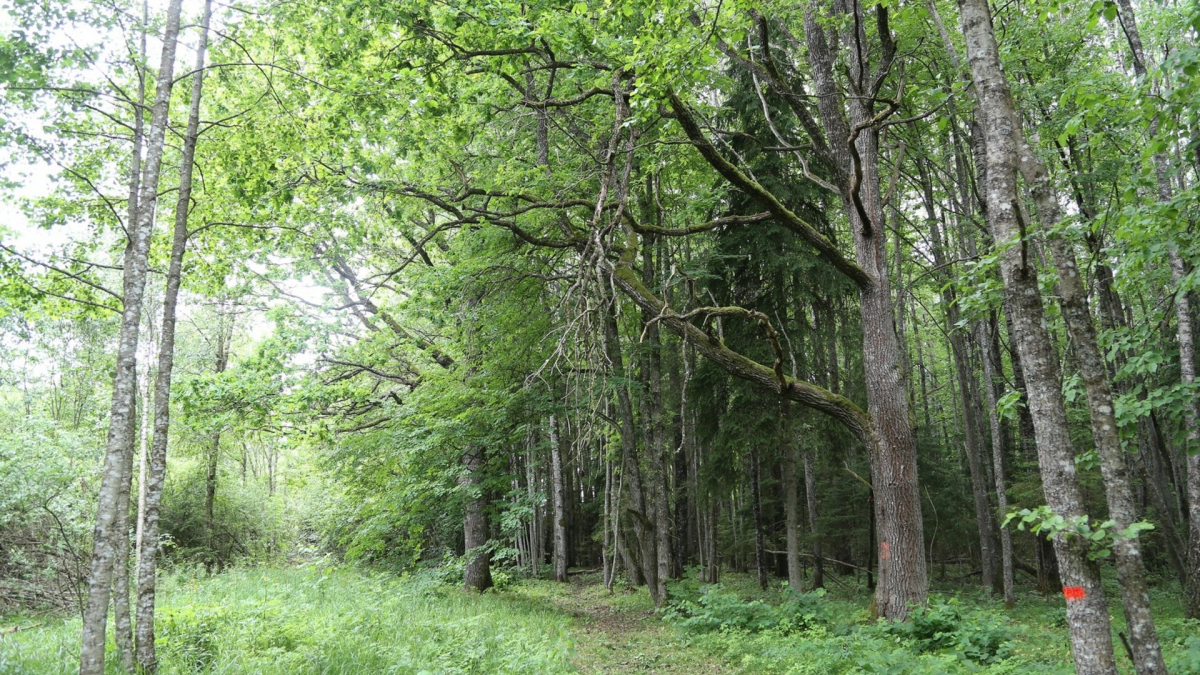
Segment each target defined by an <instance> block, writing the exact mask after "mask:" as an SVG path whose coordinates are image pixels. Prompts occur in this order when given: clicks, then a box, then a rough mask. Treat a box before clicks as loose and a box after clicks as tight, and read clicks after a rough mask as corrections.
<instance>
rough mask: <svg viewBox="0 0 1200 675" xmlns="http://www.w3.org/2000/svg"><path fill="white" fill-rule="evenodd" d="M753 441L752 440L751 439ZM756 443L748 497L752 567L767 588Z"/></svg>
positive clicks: (751, 452)
mask: <svg viewBox="0 0 1200 675" xmlns="http://www.w3.org/2000/svg"><path fill="white" fill-rule="evenodd" d="M752 443H753V441H752ZM758 455H759V450H758V446H757V445H751V446H750V498H751V500H752V502H753V503H752V505H751V506H752V508H753V510H754V567H755V569H756V570H757V572H758V585H759V587H761V588H762V589H763V590H764V591H765V590H767V559H766V558H767V552H766V549H767V547H766V543H765V541H764V540H763V512H762V475H761V474H762V472H761V470H760V465H759V458H758Z"/></svg>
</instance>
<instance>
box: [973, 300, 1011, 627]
mask: <svg viewBox="0 0 1200 675" xmlns="http://www.w3.org/2000/svg"><path fill="white" fill-rule="evenodd" d="M987 326H988V324H987V322H984V321H979V322H977V323H976V324H975V328H976V331H977V337H976V340H977V341H978V342H979V344H980V346H981V347H982V348H983V359H982V360H983V387H984V396H985V398H986V400H987V409H988V428H989V429H990V430H991V434H992V466H993V471H992V473H993V475H994V477H995V480H996V510H997V511H998V512H999V513H1000V515H1001V517H1003V516H1004V514H1006V513H1008V493H1007V485H1006V484H1005V483H1006V482H1007V481H1006V480H1005V477H1004V434H1003V433H1002V432H1003V429H1002V428H1001V426H1000V414H999V412H998V410H997V409H996V387H995V384H996V382H997V381H998V380H999V379H1000V378H999V377H997V376H996V372H995V367H994V365H993V364H995V363H998V362H999V359H998V357H997V355H996V354H994V353H993V349H994V345H995V342H994V341H993V339H992V338H993V335H992V333H991V331H989V330H988V329H987ZM1000 566H1001V582H1002V584H1003V589H1004V606H1005V607H1008V608H1012V607H1013V605H1015V604H1016V602H1017V599H1016V595H1015V593H1014V592H1013V581H1014V580H1013V551H1012V531H1011V530H1009V529H1008V528H1007V527H1004V528H1001V529H1000Z"/></svg>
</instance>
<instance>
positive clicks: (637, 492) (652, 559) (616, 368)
mask: <svg viewBox="0 0 1200 675" xmlns="http://www.w3.org/2000/svg"><path fill="white" fill-rule="evenodd" d="M601 289H602V290H603V285H601ZM603 303H604V305H605V316H604V352H605V357H606V358H607V359H608V362H609V369H610V372H611V375H612V379H613V381H614V382H616V390H617V391H616V394H617V414H618V421H619V424H620V429H621V469H622V471H621V479H622V482H626V484H627V485H628V491H629V501H630V504H629V506H628V507H627V511H628V513H629V515H630V516H631V518H632V520H633V534H634V538H635V539H636V544H637V551H636V554H637V555H636V558H637V562H638V565H637V566H634V565H633V564H632V562H633V561H632V560H629V561H627V563H628V564H627V565H626V567H628V568H629V570H630V578H631V579H633V580H635V582H636V581H637V580H638V576H637V575H638V574H639V573H640V575H641V578H642V580H644V581H645V583H646V585H647V587H649V589H650V596H651V598H652V599H653V600H654V604H655V606H659V605H661V604H662V603H663V602H664V601H665V598H664V597H663V596H662V595H661V593H660V587H659V584H658V580H657V573H658V564H657V555H656V551H655V536H654V535H655V532H654V523H653V522H652V521H651V520H650V518H649V517H647V513H646V499H645V493H644V492H643V485H642V472H641V467H640V466H639V462H638V454H637V426H636V424H635V423H634V417H633V401H632V400H631V398H630V396H629V389H628V386H627V384H626V382H625V359H624V357H623V355H622V354H621V343H620V334H619V332H618V328H617V319H616V306H615V305H616V301H615V299H612V298H608V297H604V298H603ZM626 479H628V480H626ZM620 516H621V513H620V511H618V514H617V518H618V519H619V518H620ZM626 553H627V554H628V555H629V557H630V558H633V557H635V556H634V553H635V552H634V551H631V550H628V547H626Z"/></svg>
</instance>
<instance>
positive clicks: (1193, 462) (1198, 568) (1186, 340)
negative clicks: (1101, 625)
mask: <svg viewBox="0 0 1200 675" xmlns="http://www.w3.org/2000/svg"><path fill="white" fill-rule="evenodd" d="M1117 7H1118V8H1119V9H1120V19H1121V27H1122V28H1123V29H1124V32H1125V37H1126V39H1127V40H1128V41H1129V48H1130V51H1132V52H1133V67H1134V72H1135V73H1137V76H1138V77H1139V78H1143V79H1144V78H1145V77H1146V74H1147V70H1148V65H1149V64H1147V62H1146V53H1145V49H1144V48H1143V47H1142V38H1141V34H1140V32H1139V31H1138V27H1137V17H1136V16H1135V14H1134V10H1133V3H1131V2H1130V0H1117ZM1151 88H1152V90H1153V89H1157V87H1155V86H1153V85H1151ZM1157 133H1158V118H1155V119H1154V121H1153V122H1151V127H1150V130H1149V136H1150V137H1151V138H1153V137H1154V136H1156V135H1157ZM1169 169H1170V160H1169V159H1168V157H1167V155H1166V153H1165V152H1158V153H1155V155H1154V170H1155V171H1154V172H1155V178H1156V180H1157V182H1158V197H1159V199H1160V200H1162V201H1164V202H1166V201H1170V199H1171V195H1172V192H1173V190H1172V186H1171V179H1170V171H1169ZM1167 257H1168V262H1169V264H1170V267H1171V279H1172V281H1174V282H1175V285H1176V287H1178V289H1179V290H1178V291H1177V293H1176V295H1175V328H1176V333H1177V338H1178V340H1179V374H1180V380H1181V382H1182V383H1183V385H1184V386H1185V387H1187V388H1188V389H1191V387H1192V385H1193V384H1194V383H1195V381H1196V343H1195V338H1194V336H1193V335H1192V319H1191V317H1192V311H1191V305H1192V299H1193V297H1194V295H1193V293H1191V292H1190V291H1188V290H1186V289H1185V288H1184V287H1183V282H1184V281H1185V277H1186V276H1187V273H1188V270H1187V264H1186V263H1185V262H1184V260H1183V256H1181V255H1180V253H1179V248H1178V246H1177V245H1175V244H1172V245H1171V246H1170V247H1169V248H1168V251H1167ZM1184 413H1185V414H1184V421H1185V424H1186V426H1187V445H1188V448H1187V449H1188V459H1187V503H1188V533H1189V535H1188V555H1187V558H1188V560H1187V570H1188V575H1187V580H1186V582H1185V583H1184V608H1185V610H1186V612H1187V615H1188V617H1190V618H1193V619H1200V453H1197V451H1196V449H1197V447H1200V401H1198V400H1197V399H1196V397H1191V399H1190V400H1189V401H1188V405H1187V406H1186V407H1185V409H1184Z"/></svg>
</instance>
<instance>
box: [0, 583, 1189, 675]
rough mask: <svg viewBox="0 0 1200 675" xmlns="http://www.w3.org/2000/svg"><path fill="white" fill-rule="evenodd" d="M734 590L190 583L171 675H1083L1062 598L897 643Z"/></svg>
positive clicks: (170, 604)
mask: <svg viewBox="0 0 1200 675" xmlns="http://www.w3.org/2000/svg"><path fill="white" fill-rule="evenodd" d="M726 579H727V580H726V582H725V583H723V584H722V586H721V587H720V588H719V589H717V590H715V591H714V590H713V589H712V588H711V587H702V586H701V585H700V584H699V583H697V582H695V581H691V580H689V581H683V582H679V583H675V584H673V585H672V587H671V591H672V596H673V597H674V598H675V604H674V609H673V610H671V611H668V612H666V613H665V615H664V613H662V612H655V611H654V608H653V607H652V606H651V604H650V599H649V596H648V595H647V594H646V592H645V591H644V590H634V589H618V591H617V592H616V593H615V594H611V595H610V594H609V593H607V592H606V591H605V590H604V589H603V587H602V586H600V585H599V584H598V579H597V578H596V575H594V574H593V575H587V574H576V575H573V576H572V582H571V583H570V584H556V583H553V582H549V581H524V582H520V583H515V584H512V585H510V586H508V587H507V588H505V589H503V590H500V591H494V592H488V593H486V594H483V595H477V594H466V593H463V592H461V591H460V590H458V588H457V587H454V586H450V585H446V584H442V583H439V582H438V581H437V580H436V579H435V578H434V576H433V575H428V574H419V575H414V576H409V577H396V576H392V575H386V574H378V573H370V572H365V571H361V570H353V569H329V568H324V569H322V568H314V567H307V568H285V569H278V568H249V569H238V570H233V571H229V572H226V573H224V574H221V575H218V576H214V577H205V576H204V575H202V574H188V573H178V572H177V573H175V574H173V575H170V576H168V577H167V578H166V579H165V580H164V581H163V583H162V594H161V596H160V603H161V604H160V609H159V619H160V622H159V635H160V638H159V645H160V659H161V661H162V672H164V673H198V672H206V673H220V674H228V675H232V674H238V675H241V674H251V673H254V674H256V675H272V674H276V673H278V674H283V673H288V674H292V673H313V674H317V673H320V674H322V675H325V674H328V675H334V674H338V673H567V672H584V673H597V672H657V673H689V674H692V675H702V674H704V673H723V672H731V673H732V672H742V673H778V674H780V675H785V674H786V675H808V674H812V675H826V674H833V673H856V674H859V673H895V674H905V675H921V674H926V673H929V674H942V673H987V674H989V675H1003V674H1009V673H1013V674H1015V673H1046V674H1059V673H1061V674H1064V675H1065V674H1067V673H1071V672H1072V668H1071V665H1070V647H1069V643H1068V641H1067V629H1066V621H1065V613H1064V610H1063V604H1062V599H1061V598H1060V597H1046V598H1044V597H1042V596H1040V595H1037V594H1034V593H1028V592H1027V593H1023V594H1021V595H1020V596H1019V598H1018V604H1017V607H1016V608H1015V609H1013V610H1011V611H1007V612H1006V611H1004V610H1003V609H1002V608H1001V607H1000V606H999V605H998V603H996V602H995V601H994V600H991V599H989V598H985V597H984V595H983V594H982V592H981V591H978V590H976V589H973V588H971V589H964V588H963V587H954V586H944V587H940V588H935V591H937V592H939V595H938V596H935V600H934V602H933V603H932V604H931V609H930V610H929V612H928V614H927V615H926V616H925V617H924V618H923V619H920V620H918V621H914V622H912V623H910V624H906V625H905V626H904V627H902V628H896V627H892V626H888V625H886V624H880V623H872V622H870V621H868V620H867V611H866V607H867V605H868V602H869V598H868V596H867V595H866V594H865V591H863V590H862V589H856V588H854V587H853V586H852V585H849V584H847V585H844V586H842V585H834V587H833V588H831V589H830V591H829V592H828V593H827V594H826V595H824V596H822V597H816V596H804V597H800V598H796V597H793V596H789V595H788V593H787V592H786V591H785V590H784V589H783V588H782V587H772V588H771V589H770V590H768V591H767V592H766V593H762V592H760V591H758V588H757V586H756V585H755V584H754V582H753V580H752V579H750V578H747V577H744V576H739V575H727V577H726ZM1111 591H1112V594H1111V597H1113V598H1116V597H1118V596H1117V593H1116V589H1115V588H1113V589H1111ZM706 594H709V595H706ZM757 599H761V600H763V601H764V603H765V604H756V603H754V602H753V600H757ZM1154 601H1155V609H1156V623H1157V625H1158V627H1159V633H1160V635H1161V636H1162V638H1163V643H1164V649H1165V651H1166V654H1167V659H1168V664H1169V665H1170V666H1171V667H1172V668H1171V672H1172V673H1174V675H1197V674H1200V623H1197V622H1194V621H1188V620H1185V619H1183V618H1182V612H1181V608H1180V606H1179V604H1178V600H1177V597H1176V595H1175V594H1173V593H1171V592H1168V591H1161V592H1156V593H1155V594H1154ZM788 603H790V604H788ZM748 616H752V617H753V621H750V622H747V621H746V617H748ZM39 622H42V625H40V626H37V627H34V628H31V629H28V630H21V631H19V632H17V633H13V634H7V635H0V674H4V675H7V674H9V673H30V674H37V675H41V674H43V673H46V674H50V673H70V672H73V671H74V670H75V669H76V668H77V659H78V635H79V620H78V619H77V618H75V619H64V618H53V617H40V618H37V617H35V618H30V617H25V618H21V619H18V618H16V617H8V618H5V619H3V620H0V632H2V631H3V629H4V628H6V627H11V626H14V625H19V626H29V625H33V624H37V623H39ZM1113 623H1114V632H1116V631H1121V630H1123V629H1124V626H1123V619H1122V618H1121V616H1120V608H1119V605H1117V603H1115V602H1114V605H1113ZM1117 644H1118V649H1120V647H1119V644H1120V643H1119V642H1117ZM981 645H982V646H981ZM1121 658H1122V663H1123V666H1122V672H1131V670H1130V669H1129V667H1128V662H1127V659H1125V658H1124V656H1123V655H1122V656H1121ZM110 662H111V659H110ZM113 666H114V667H112V668H111V669H110V672H114V673H115V672H118V671H117V669H116V668H115V664H113Z"/></svg>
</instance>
